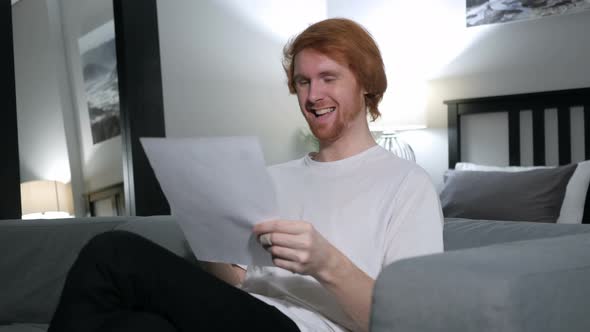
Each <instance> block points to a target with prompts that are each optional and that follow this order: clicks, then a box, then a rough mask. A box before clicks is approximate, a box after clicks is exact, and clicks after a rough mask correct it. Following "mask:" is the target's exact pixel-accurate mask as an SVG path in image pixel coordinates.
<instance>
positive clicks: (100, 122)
mask: <svg viewBox="0 0 590 332" xmlns="http://www.w3.org/2000/svg"><path fill="white" fill-rule="evenodd" d="M78 47H79V49H80V54H81V60H82V72H83V76H84V89H85V91H86V101H87V105H88V112H89V114H88V115H89V118H90V129H91V132H92V144H97V143H100V142H102V141H105V140H108V139H110V138H113V137H116V136H118V135H120V134H121V124H120V107H119V84H118V76H117V52H116V47H115V25H114V21H112V20H111V21H109V22H107V23H106V24H104V25H102V26H100V27H98V28H96V29H94V30H92V31H91V32H89V33H88V34H86V35H84V36H82V37H81V38H80V39H79V40H78Z"/></svg>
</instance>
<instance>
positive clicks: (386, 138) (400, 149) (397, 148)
mask: <svg viewBox="0 0 590 332" xmlns="http://www.w3.org/2000/svg"><path fill="white" fill-rule="evenodd" d="M377 144H379V145H381V146H382V147H383V148H385V149H386V150H388V151H391V152H393V154H395V155H396V156H398V157H400V158H403V159H407V160H411V161H414V162H415V161H416V155H415V154H414V150H413V149H412V147H411V146H410V145H409V144H408V143H406V142H405V141H404V140H402V139H401V138H400V137H399V136H398V135H397V133H383V134H382V135H381V136H380V137H379V138H378V139H377Z"/></svg>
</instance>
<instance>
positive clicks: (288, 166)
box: [242, 145, 443, 332]
mask: <svg viewBox="0 0 590 332" xmlns="http://www.w3.org/2000/svg"><path fill="white" fill-rule="evenodd" d="M269 172H270V174H271V177H272V179H273V181H274V185H275V190H276V194H277V199H278V204H279V211H280V216H281V218H282V219H286V220H304V221H308V222H310V223H312V224H313V225H314V227H315V229H316V230H317V231H318V232H320V234H322V235H323V236H324V237H325V238H326V239H327V240H328V241H330V243H331V244H332V245H334V246H335V247H336V248H338V249H339V250H340V251H341V252H342V253H344V254H345V255H346V256H347V257H348V258H349V259H350V260H351V261H352V262H353V263H354V264H356V266H358V267H359V268H360V269H361V270H363V271H364V272H365V273H366V274H367V275H369V276H370V277H371V278H373V279H376V278H377V275H378V274H379V272H380V271H381V269H382V268H383V267H385V266H386V265H387V264H390V263H391V262H393V261H396V260H399V259H402V258H407V257H413V256H418V255H426V254H431V253H438V252H442V250H443V238H442V227H443V217H442V211H441V207H440V202H439V199H438V195H437V193H436V190H435V188H434V186H433V184H432V182H431V181H430V178H429V177H428V175H427V174H426V173H425V172H424V170H422V168H420V167H419V166H417V165H416V164H415V163H413V162H409V161H406V160H404V159H400V158H398V157H396V156H395V155H394V154H392V153H391V152H389V151H387V150H385V149H383V148H382V147H380V146H378V145H377V146H374V147H371V148H369V149H367V150H365V151H363V152H361V153H359V154H357V155H355V156H352V157H350V158H346V159H343V160H338V161H334V162H317V161H314V160H312V159H311V158H310V157H309V156H306V157H304V158H301V159H298V160H294V161H290V162H287V163H284V164H280V165H275V166H271V167H269ZM242 289H243V290H245V291H247V292H249V293H251V294H252V295H253V296H255V297H257V298H259V299H260V300H262V301H264V302H266V303H268V304H270V305H273V306H275V307H277V309H279V310H281V311H282V312H283V313H284V314H286V315H287V316H289V317H290V318H291V319H292V320H293V321H294V322H295V323H296V324H297V326H298V327H299V329H300V330H301V331H303V332H305V331H314V332H315V331H346V330H347V329H351V328H352V327H353V326H354V325H353V322H352V320H351V319H350V317H348V316H347V315H346V314H345V313H344V311H343V310H342V309H341V307H340V305H339V304H338V303H337V301H336V299H335V298H334V297H333V296H332V295H331V293H329V292H328V291H327V290H326V289H325V288H324V287H323V286H322V285H321V284H320V283H319V282H318V281H317V280H315V279H314V278H313V277H310V276H302V275H298V274H294V273H291V272H289V271H287V270H284V269H281V268H277V267H262V266H248V268H247V272H246V277H245V280H244V282H243V284H242Z"/></svg>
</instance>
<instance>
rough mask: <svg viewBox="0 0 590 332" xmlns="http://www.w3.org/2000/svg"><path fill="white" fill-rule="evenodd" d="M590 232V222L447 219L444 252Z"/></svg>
mask: <svg viewBox="0 0 590 332" xmlns="http://www.w3.org/2000/svg"><path fill="white" fill-rule="evenodd" d="M578 233H590V225H580V224H578V225H567V224H546V223H535V222H526V223H523V222H511V221H497V220H475V219H461V218H445V225H444V233H443V235H444V243H445V251H448V250H456V249H465V248H474V247H481V246H487V245H491V244H496V243H505V242H513V241H521V240H530V239H539V238H548V237H554V236H563V235H572V234H578Z"/></svg>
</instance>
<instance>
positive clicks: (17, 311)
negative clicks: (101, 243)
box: [0, 216, 194, 325]
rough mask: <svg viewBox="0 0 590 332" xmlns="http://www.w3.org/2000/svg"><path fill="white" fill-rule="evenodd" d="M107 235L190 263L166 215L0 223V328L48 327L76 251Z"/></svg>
mask: <svg viewBox="0 0 590 332" xmlns="http://www.w3.org/2000/svg"><path fill="white" fill-rule="evenodd" d="M109 230H127V231H130V232H134V233H138V234H140V235H142V236H144V237H146V238H148V239H150V240H152V241H154V242H156V243H158V244H160V245H162V246H163V247H165V248H167V249H169V250H170V251H172V252H174V253H176V254H177V255H179V256H182V257H185V258H187V259H192V260H194V256H193V255H192V252H191V250H190V248H189V247H188V244H187V243H186V241H185V239H184V236H183V234H182V232H181V230H180V228H179V227H178V225H177V224H176V222H175V221H174V219H173V218H172V217H170V216H153V217H103V218H75V219H59V220H31V221H23V220H9V221H0V255H2V256H1V258H0V325H1V324H2V323H14V322H23V323H47V322H49V321H50V319H51V317H52V315H53V312H54V311H55V308H56V306H57V303H58V300H59V296H60V294H61V290H62V288H63V284H64V282H65V277H66V274H67V272H68V271H69V269H70V267H71V266H72V264H73V262H74V260H75V259H76V257H77V256H78V252H79V251H80V249H81V248H82V247H83V246H84V245H85V244H86V243H87V242H88V241H89V240H90V239H91V238H92V237H93V236H95V235H97V234H100V233H103V232H106V231H109Z"/></svg>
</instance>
